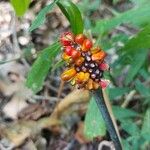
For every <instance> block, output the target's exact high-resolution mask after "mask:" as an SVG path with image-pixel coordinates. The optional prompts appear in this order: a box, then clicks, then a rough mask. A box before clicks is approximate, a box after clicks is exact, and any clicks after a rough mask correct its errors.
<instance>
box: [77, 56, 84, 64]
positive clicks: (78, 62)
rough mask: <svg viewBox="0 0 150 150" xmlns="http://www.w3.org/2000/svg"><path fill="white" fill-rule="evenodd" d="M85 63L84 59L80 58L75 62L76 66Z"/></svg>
mask: <svg viewBox="0 0 150 150" xmlns="http://www.w3.org/2000/svg"><path fill="white" fill-rule="evenodd" d="M83 62H84V58H83V57H79V58H78V59H76V60H75V65H76V66H81V64H82V63H83Z"/></svg>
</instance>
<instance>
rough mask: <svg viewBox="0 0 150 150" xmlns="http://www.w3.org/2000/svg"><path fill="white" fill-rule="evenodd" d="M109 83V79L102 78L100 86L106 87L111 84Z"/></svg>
mask: <svg viewBox="0 0 150 150" xmlns="http://www.w3.org/2000/svg"><path fill="white" fill-rule="evenodd" d="M109 83H110V81H109V80H105V79H101V81H100V86H101V88H102V89H105V88H106V87H107V86H108V85H109Z"/></svg>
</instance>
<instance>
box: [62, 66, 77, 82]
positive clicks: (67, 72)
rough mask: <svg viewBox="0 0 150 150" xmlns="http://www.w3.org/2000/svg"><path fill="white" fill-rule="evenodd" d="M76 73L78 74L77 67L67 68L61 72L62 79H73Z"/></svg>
mask: <svg viewBox="0 0 150 150" xmlns="http://www.w3.org/2000/svg"><path fill="white" fill-rule="evenodd" d="M75 75H76V70H75V68H71V69H68V70H65V71H64V72H63V73H62V74H61V79H62V80H64V81H69V80H70V79H72V78H73V77H74V76H75Z"/></svg>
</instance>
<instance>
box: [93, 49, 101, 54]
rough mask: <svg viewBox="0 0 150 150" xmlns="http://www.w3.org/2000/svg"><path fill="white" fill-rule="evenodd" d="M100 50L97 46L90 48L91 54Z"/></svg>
mask: <svg viewBox="0 0 150 150" xmlns="http://www.w3.org/2000/svg"><path fill="white" fill-rule="evenodd" d="M100 51H101V49H100V48H99V47H93V48H91V53H92V54H95V53H98V52H100Z"/></svg>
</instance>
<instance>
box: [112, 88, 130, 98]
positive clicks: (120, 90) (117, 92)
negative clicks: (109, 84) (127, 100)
mask: <svg viewBox="0 0 150 150" xmlns="http://www.w3.org/2000/svg"><path fill="white" fill-rule="evenodd" d="M129 90H130V89H129V88H126V87H124V88H119V87H117V88H110V89H109V97H110V99H111V100H112V99H115V98H116V97H118V96H122V95H123V94H125V93H127V92H128V91H129Z"/></svg>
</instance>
